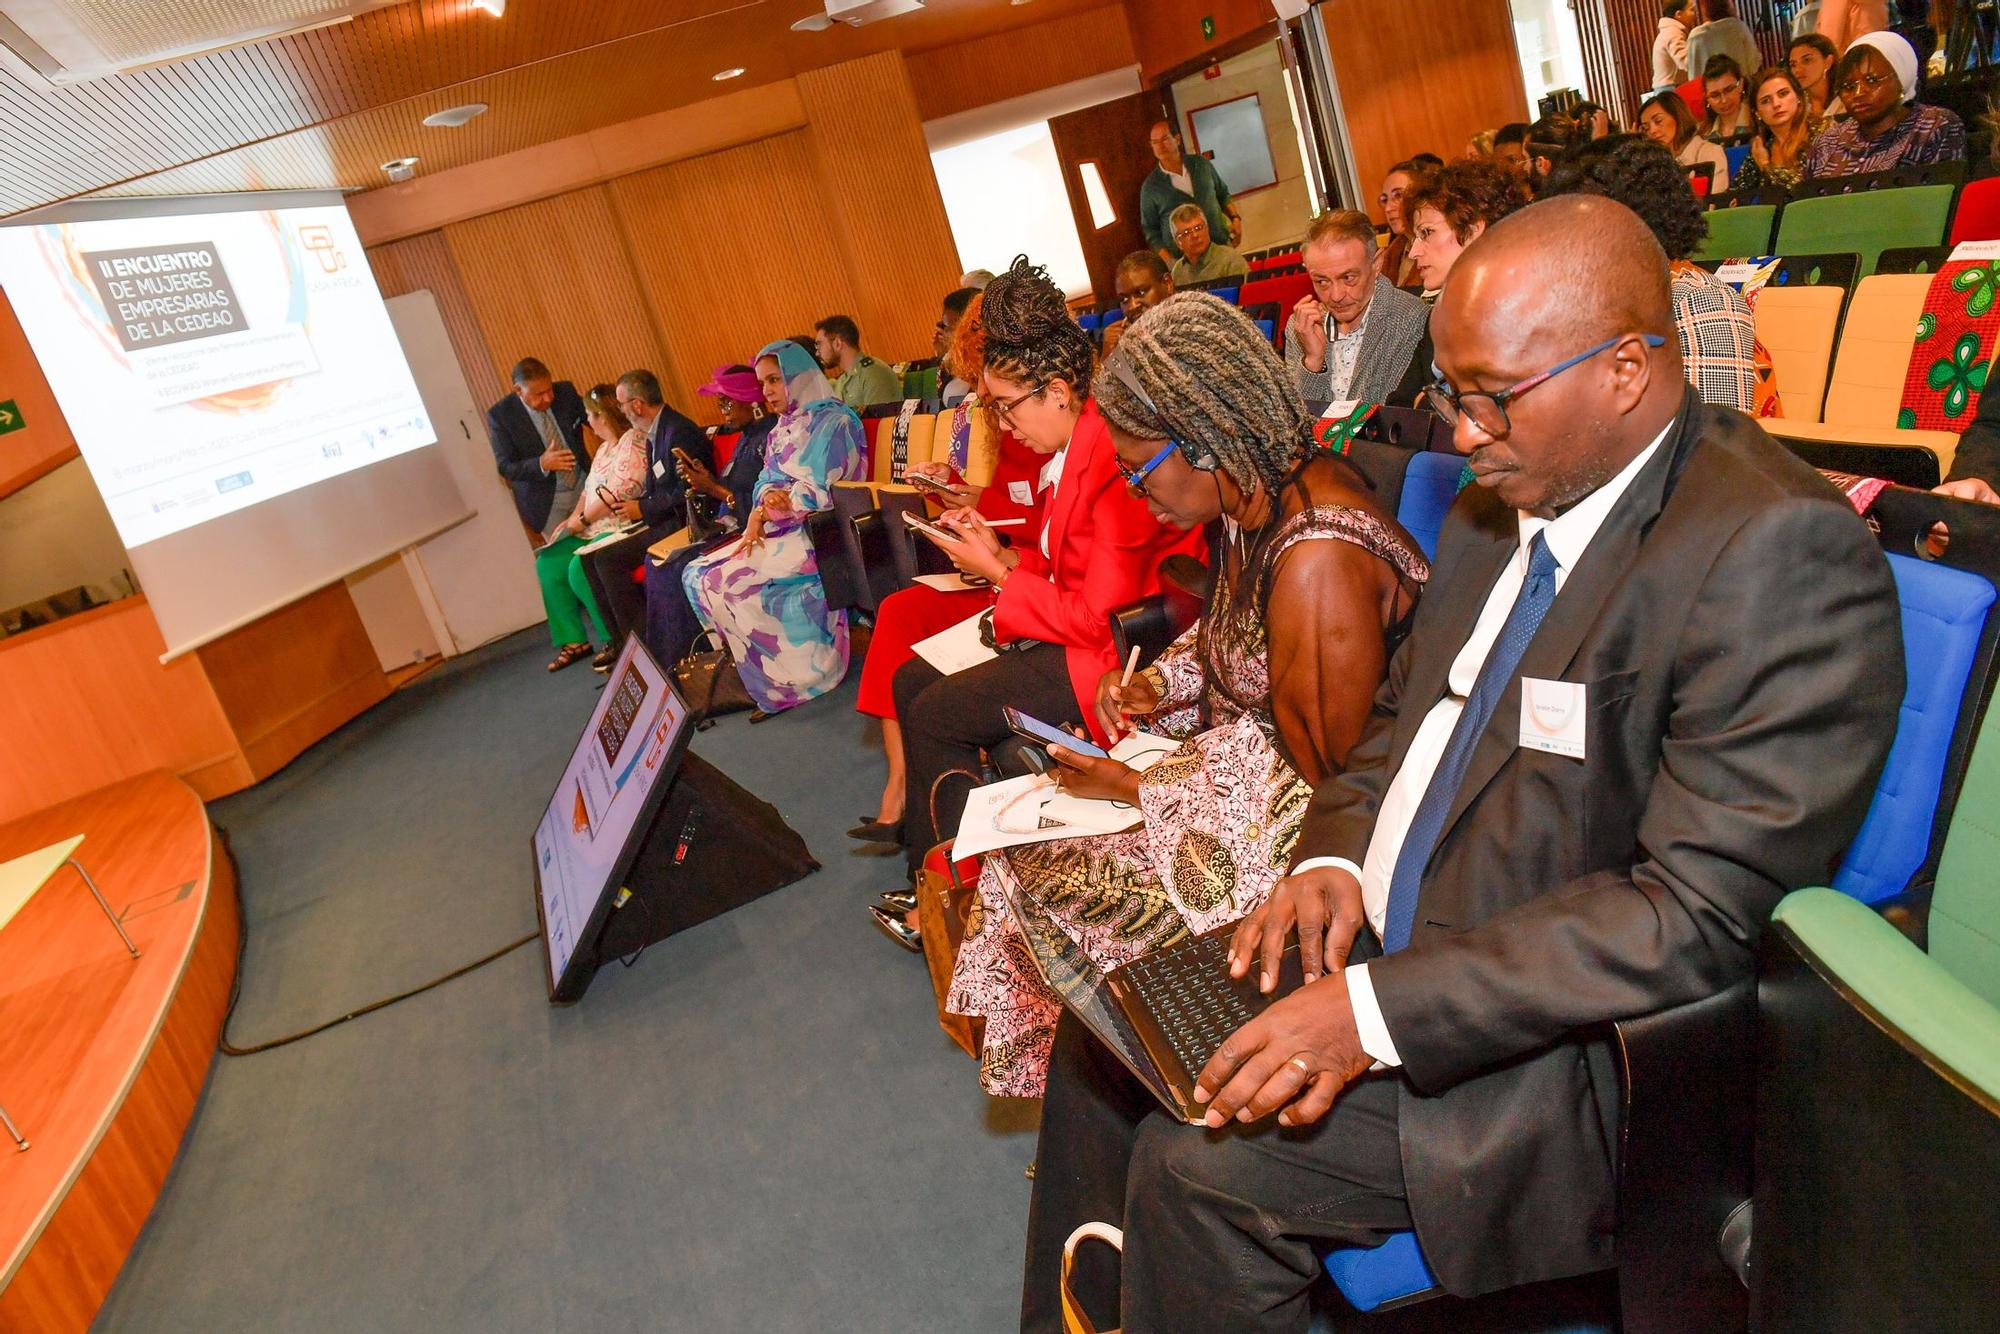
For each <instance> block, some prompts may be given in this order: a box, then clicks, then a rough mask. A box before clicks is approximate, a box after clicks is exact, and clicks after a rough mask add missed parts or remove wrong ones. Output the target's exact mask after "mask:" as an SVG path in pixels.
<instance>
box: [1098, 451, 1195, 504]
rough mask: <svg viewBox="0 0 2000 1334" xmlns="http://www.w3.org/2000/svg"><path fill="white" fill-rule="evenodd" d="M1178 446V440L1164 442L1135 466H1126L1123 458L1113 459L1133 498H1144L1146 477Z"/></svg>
mask: <svg viewBox="0 0 2000 1334" xmlns="http://www.w3.org/2000/svg"><path fill="white" fill-rule="evenodd" d="M1179 448H1180V442H1179V441H1177V440H1169V441H1167V443H1166V444H1164V445H1161V446H1160V452H1159V453H1157V454H1155V455H1153V457H1151V458H1149V459H1147V460H1146V461H1145V462H1144V463H1142V464H1140V465H1139V466H1138V467H1136V468H1128V467H1126V466H1125V460H1124V459H1116V460H1115V461H1116V462H1117V464H1118V471H1119V472H1122V473H1124V474H1125V489H1126V490H1127V491H1130V492H1131V493H1132V498H1133V499H1134V500H1144V499H1145V498H1146V479H1147V478H1148V477H1150V476H1152V475H1153V469H1155V468H1157V467H1159V466H1160V465H1161V464H1162V463H1165V462H1166V461H1167V455H1169V454H1171V453H1173V452H1174V451H1175V450H1177V449H1179ZM1114 457H1115V456H1114Z"/></svg>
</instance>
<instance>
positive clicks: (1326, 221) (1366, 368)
mask: <svg viewBox="0 0 2000 1334" xmlns="http://www.w3.org/2000/svg"><path fill="white" fill-rule="evenodd" d="M1301 257H1302V258H1303V259H1304V261H1305V266H1306V273H1307V275H1308V276H1309V277H1310V278H1311V279H1312V288H1313V290H1312V294H1311V295H1310V296H1305V297H1301V298H1300V299H1299V302H1298V304H1297V305H1296V306H1294V307H1292V312H1291V317H1290V319H1289V321H1288V322H1287V323H1286V325H1285V364H1286V365H1287V366H1289V367H1291V371H1292V379H1293V381H1294V383H1296V384H1297V385H1298V388H1299V395H1300V397H1302V398H1304V399H1305V400H1306V401H1307V402H1308V403H1336V402H1341V401H1344V400H1348V399H1352V400H1354V401H1356V402H1361V403H1397V404H1411V403H1414V402H1415V401H1416V396H1417V395H1418V394H1419V393H1421V392H1422V391H1423V387H1424V385H1425V384H1426V383H1427V382H1428V381H1429V379H1430V368H1431V341H1430V335H1429V334H1427V333H1426V332H1425V325H1426V323H1427V322H1428V321H1429V319H1430V310H1429V308H1428V307H1426V306H1425V305H1424V303H1423V302H1422V301H1421V300H1419V299H1418V298H1417V297H1415V296H1412V295H1411V294H1410V293H1408V292H1404V291H1399V290H1397V288H1396V286H1395V284H1393V283H1391V282H1390V281H1389V280H1388V279H1387V278H1385V277H1383V276H1382V275H1381V274H1379V273H1377V272H1375V268H1374V260H1375V224H1373V223H1371V222H1370V221H1368V215H1367V214H1365V213H1358V212H1356V211H1354V210H1353V209H1335V210H1334V211H1332V212H1330V213H1322V214H1321V215H1320V216H1319V217H1317V218H1315V219H1313V224H1312V226H1311V227H1310V228H1308V229H1307V231H1306V239H1305V243H1304V244H1303V246H1302V247H1301Z"/></svg>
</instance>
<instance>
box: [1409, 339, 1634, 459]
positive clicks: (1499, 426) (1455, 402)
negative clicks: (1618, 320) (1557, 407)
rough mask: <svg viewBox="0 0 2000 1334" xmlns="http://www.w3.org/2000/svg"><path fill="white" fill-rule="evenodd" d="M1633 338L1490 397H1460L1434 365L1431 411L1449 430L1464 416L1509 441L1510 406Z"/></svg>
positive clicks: (1603, 346) (1561, 363) (1594, 350)
mask: <svg viewBox="0 0 2000 1334" xmlns="http://www.w3.org/2000/svg"><path fill="white" fill-rule="evenodd" d="M1629 336H1630V335H1628V334H1619V335H1618V336H1617V337H1616V338H1607V339H1605V340H1604V341H1603V342H1601V343H1599V344H1598V345H1597V346H1596V347H1593V348H1591V349H1590V350H1589V351H1587V352H1579V353H1577V354H1576V355H1575V356H1573V357H1571V358H1570V359H1569V360H1567V361H1559V362H1557V363H1556V364H1555V365H1553V366H1551V367H1549V368H1548V369H1547V370H1545V371H1543V372H1542V373H1541V374H1540V375H1530V376H1529V377H1528V378H1527V379H1525V380H1523V381H1521V382H1520V383H1519V384H1510V385H1508V386H1507V387H1506V388H1505V389H1499V390H1495V391H1494V392H1493V393H1490V394H1489V393H1484V392H1467V393H1460V392H1459V391H1458V390H1456V389H1454V388H1452V387H1451V386H1450V385H1449V384H1447V383H1446V382H1445V378H1444V373H1443V372H1442V371H1439V370H1438V368H1437V365H1436V363H1435V362H1433V363H1432V365H1431V377H1432V382H1431V388H1430V402H1431V408H1432V410H1433V411H1435V412H1436V413H1437V415H1438V416H1440V417H1442V418H1444V421H1445V424H1446V425H1448V426H1452V427H1456V426H1457V425H1458V419H1459V417H1460V415H1464V416H1466V417H1469V418H1471V419H1472V424H1473V425H1474V426H1477V427H1478V428H1479V429H1480V430H1481V431H1482V432H1483V433H1485V434H1486V435H1488V436H1490V437H1492V438H1493V439H1495V440H1504V439H1506V438H1507V435H1508V433H1509V432H1511V431H1512V430H1513V429H1514V424H1513V423H1512V422H1511V421H1509V420H1508V419H1507V405H1508V404H1509V403H1511V402H1513V401H1514V400H1515V399H1517V398H1519V397H1521V395H1523V394H1525V393H1527V392H1528V391H1529V390H1530V389H1534V388H1536V387H1537V386H1539V385H1542V384H1546V383H1547V382H1548V381H1550V380H1553V379H1555V378H1556V376H1558V375H1561V374H1562V373H1563V372H1564V371H1566V370H1568V369H1569V368H1570V367H1572V366H1580V365H1582V364H1583V363H1584V362H1586V361H1589V360H1590V359H1591V358H1592V357H1594V356H1596V355H1597V354H1598V353H1600V352H1605V351H1608V350H1610V349H1611V348H1614V347H1616V346H1618V345H1619V344H1620V343H1622V342H1624V341H1625V339H1626V338H1628V337H1629ZM1639 337H1640V338H1641V339H1643V340H1644V341H1645V344H1646V346H1647V347H1665V346H1666V343H1667V340H1666V339H1665V338H1663V337H1661V336H1660V335H1659V334H1641V335H1639Z"/></svg>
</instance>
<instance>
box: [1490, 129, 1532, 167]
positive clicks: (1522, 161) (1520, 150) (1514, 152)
mask: <svg viewBox="0 0 2000 1334" xmlns="http://www.w3.org/2000/svg"><path fill="white" fill-rule="evenodd" d="M1493 160H1494V161H1495V162H1498V163H1499V164H1500V165H1501V166H1503V167H1507V168H1509V169H1511V170H1513V171H1516V172H1519V173H1520V175H1521V177H1522V179H1523V180H1525V179H1527V176H1528V170H1529V163H1528V123H1527V122H1526V121H1520V120H1517V121H1513V122H1511V123H1509V124H1506V125H1502V126H1501V127H1500V128H1499V129H1497V130H1495V131H1494V132H1493Z"/></svg>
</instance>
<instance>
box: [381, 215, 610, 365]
mask: <svg viewBox="0 0 2000 1334" xmlns="http://www.w3.org/2000/svg"><path fill="white" fill-rule="evenodd" d="M368 263H369V265H370V267H372V268H373V269H374V270H375V282H376V284H377V285H378V286H380V287H381V289H382V295H383V296H384V297H391V296H402V295H404V294H405V293H407V292H416V291H428V292H430V294H431V295H432V296H434V297H436V298H437V303H438V312H439V313H440V314H441V315H443V316H444V331H445V334H446V335H447V336H448V337H449V338H450V339H451V349H452V351H453V352H456V353H457V354H458V366H459V369H460V370H462V371H463V372H464V373H465V383H466V387H467V388H469V389H471V390H472V398H473V401H474V402H475V403H480V404H486V403H491V402H493V401H495V400H497V399H498V398H499V397H500V396H501V395H502V394H504V393H506V392H507V388H508V386H507V380H506V376H505V375H502V374H497V373H496V372H495V370H494V365H493V352H492V349H491V348H489V347H487V346H486V331H485V330H484V329H482V328H481V327H480V325H479V315H478V313H477V312H476V311H474V310H473V308H472V298H471V297H469V296H467V295H466V294H465V283H464V280H463V279H461V278H460V277H459V274H458V265H457V264H456V263H454V262H453V261H452V258H451V249H450V247H448V246H447V245H445V241H444V233H443V232H425V233H424V234H423V235H421V236H412V237H408V238H406V239H404V240H401V241H392V242H390V243H389V244H388V245H379V246H375V247H373V248H371V249H370V250H369V251H368ZM585 387H586V388H588V387H589V386H587V385H586V386H585Z"/></svg>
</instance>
